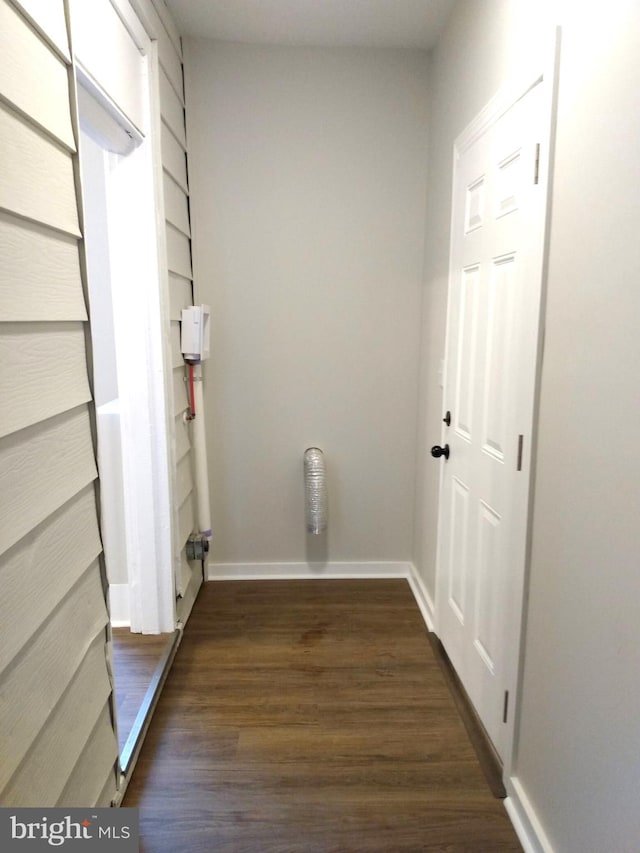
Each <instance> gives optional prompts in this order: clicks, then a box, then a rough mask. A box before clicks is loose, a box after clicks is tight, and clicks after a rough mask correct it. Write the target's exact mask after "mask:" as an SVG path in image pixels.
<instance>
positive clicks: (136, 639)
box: [111, 628, 173, 752]
mask: <svg viewBox="0 0 640 853" xmlns="http://www.w3.org/2000/svg"><path fill="white" fill-rule="evenodd" d="M111 638H112V645H113V670H114V681H115V693H116V711H117V714H118V742H119V746H120V751H121V752H122V749H123V747H124V745H125V743H126V740H127V738H128V736H129V732H130V731H131V729H132V727H133V723H134V721H135V718H136V716H137V714H138V711H139V710H140V706H141V705H142V702H143V700H144V697H145V694H146V692H147V688H148V687H149V685H150V684H151V679H152V678H153V674H154V672H155V671H156V667H157V665H158V662H159V661H160V658H161V657H162V653H163V652H164V650H165V648H166V646H167V643H168V642H170V641H171V640H172V639H173V634H132V633H131V631H130V630H129V629H128V628H112V629H111Z"/></svg>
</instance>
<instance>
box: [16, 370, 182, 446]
mask: <svg viewBox="0 0 640 853" xmlns="http://www.w3.org/2000/svg"><path fill="white" fill-rule="evenodd" d="M184 377H185V372H184V367H176V368H174V371H173V413H174V415H179V414H181V413H182V412H184V410H185V409H186V408H188V406H189V401H188V398H187V383H186V382H185V380H184ZM0 458H1V457H0Z"/></svg>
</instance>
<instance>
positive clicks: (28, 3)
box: [13, 0, 70, 60]
mask: <svg viewBox="0 0 640 853" xmlns="http://www.w3.org/2000/svg"><path fill="white" fill-rule="evenodd" d="M13 2H14V3H15V5H16V6H19V7H20V8H21V9H22V10H23V11H24V13H25V14H26V15H27V17H28V18H29V19H30V20H31V21H32V22H33V23H34V24H35V25H36V26H37V28H38V29H39V30H40V32H41V33H42V34H43V35H44V36H46V38H47V39H48V40H49V41H51V43H52V44H54V45H55V46H56V47H57V48H58V50H59V51H60V53H61V54H62V56H63V57H64V58H65V59H67V60H69V59H70V54H69V39H68V36H67V26H66V22H65V14H64V0H13Z"/></svg>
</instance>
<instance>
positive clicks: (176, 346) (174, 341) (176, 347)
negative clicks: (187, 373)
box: [169, 320, 184, 367]
mask: <svg viewBox="0 0 640 853" xmlns="http://www.w3.org/2000/svg"><path fill="white" fill-rule="evenodd" d="M169 334H170V338H171V366H172V367H182V366H183V365H184V358H183V357H182V351H181V349H180V323H178V322H177V321H175V320H172V321H171V327H170V332H169Z"/></svg>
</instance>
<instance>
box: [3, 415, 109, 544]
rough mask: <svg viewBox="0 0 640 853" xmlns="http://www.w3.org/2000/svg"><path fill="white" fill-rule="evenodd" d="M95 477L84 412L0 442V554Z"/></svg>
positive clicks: (67, 416)
mask: <svg viewBox="0 0 640 853" xmlns="http://www.w3.org/2000/svg"><path fill="white" fill-rule="evenodd" d="M96 476H97V471H96V464H95V458H94V453H93V445H92V441H91V428H90V423H89V413H88V411H87V409H86V407H85V406H80V407H78V408H77V409H74V410H73V411H71V412H66V413H65V414H62V415H57V416H56V417H54V418H50V419H49V420H48V421H45V422H44V423H42V424H37V425H35V426H32V427H29V428H28V429H25V430H22V431H21V432H19V433H14V434H13V435H10V436H7V437H5V438H3V439H1V440H0V553H3V552H4V551H6V550H7V549H8V548H10V547H11V546H12V545H14V544H15V543H16V542H18V541H19V540H20V539H22V537H23V536H24V535H25V534H26V533H28V532H29V531H30V530H32V529H33V528H34V527H36V525H38V524H40V522H41V521H43V520H44V519H45V518H46V517H47V516H48V515H50V514H51V513H52V512H54V511H55V510H56V509H57V508H58V507H59V506H60V505H61V504H63V503H65V502H66V501H67V500H69V499H70V498H71V497H73V495H75V494H77V492H79V491H80V489H82V488H83V487H84V486H86V485H87V484H88V483H90V482H91V481H92V480H94V479H95V478H96Z"/></svg>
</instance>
